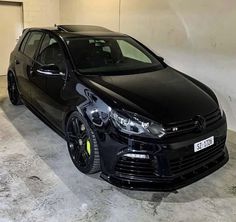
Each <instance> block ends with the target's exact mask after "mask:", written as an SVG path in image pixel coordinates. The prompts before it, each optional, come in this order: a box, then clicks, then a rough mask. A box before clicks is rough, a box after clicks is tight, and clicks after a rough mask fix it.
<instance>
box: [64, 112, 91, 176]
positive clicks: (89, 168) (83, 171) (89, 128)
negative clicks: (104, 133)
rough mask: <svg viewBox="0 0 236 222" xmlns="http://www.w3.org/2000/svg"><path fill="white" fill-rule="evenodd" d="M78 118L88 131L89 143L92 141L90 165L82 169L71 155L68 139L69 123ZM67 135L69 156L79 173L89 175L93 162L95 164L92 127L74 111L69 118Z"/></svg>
mask: <svg viewBox="0 0 236 222" xmlns="http://www.w3.org/2000/svg"><path fill="white" fill-rule="evenodd" d="M74 117H76V118H78V119H79V121H81V122H82V123H83V124H84V125H85V129H86V132H87V135H88V136H89V141H90V144H91V154H90V158H89V164H88V165H87V166H86V167H81V166H79V164H78V162H77V161H76V159H73V158H72V155H71V151H70V148H69V137H68V134H67V132H68V127H69V123H70V121H71V120H72V119H73V118H74ZM65 134H66V142H67V147H68V150H69V154H70V157H71V159H72V161H73V163H74V165H75V166H76V167H77V169H78V170H79V171H81V172H82V173H85V174H88V173H90V171H91V169H92V167H93V162H94V156H95V154H94V146H95V144H94V133H93V131H92V129H91V127H90V126H89V124H88V122H87V121H86V119H85V118H84V117H83V116H82V115H81V114H80V113H79V112H78V111H74V112H73V113H72V114H71V115H70V116H69V118H68V120H67V122H66V131H65Z"/></svg>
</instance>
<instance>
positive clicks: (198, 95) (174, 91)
mask: <svg viewBox="0 0 236 222" xmlns="http://www.w3.org/2000/svg"><path fill="white" fill-rule="evenodd" d="M66 28H67V29H68V28H70V30H66ZM90 29H92V27H87V28H86V27H79V28H78V27H77V28H76V27H74V29H73V27H69V26H68V27H63V26H61V27H59V28H58V29H56V28H55V29H27V30H25V31H24V34H23V35H22V37H21V39H20V41H19V42H18V44H17V46H16V47H15V49H14V51H13V52H12V54H11V59H10V66H9V72H12V73H13V74H14V75H15V77H16V80H17V85H18V88H19V91H20V95H21V97H22V98H23V101H24V102H25V104H26V105H27V107H29V108H30V110H31V111H33V112H34V113H35V114H36V115H37V116H39V117H40V118H41V119H42V120H43V121H44V122H46V123H47V124H48V125H49V126H51V127H52V128H53V129H54V130H55V131H56V132H58V133H59V134H60V135H61V136H64V133H65V123H66V121H67V118H68V116H69V115H70V113H72V112H73V111H79V112H80V113H81V115H82V116H83V117H84V118H85V119H86V121H87V122H88V124H89V126H90V127H91V129H92V130H93V131H94V133H95V135H96V138H97V140H98V144H99V149H100V157H101V169H102V177H103V178H104V179H105V180H107V181H108V182H110V183H113V184H115V185H117V186H120V187H125V188H132V189H143V190H173V189H177V188H179V187H182V186H184V185H187V184H189V183H191V182H194V181H196V180H198V179H200V178H201V177H203V176H206V175H208V174H209V173H211V172H213V171H214V170H216V169H217V168H219V167H221V166H222V165H223V164H225V163H226V162H227V160H228V153H227V149H226V147H225V140H226V131H227V124H226V117H225V115H223V116H221V114H219V105H218V101H217V98H216V96H215V95H214V93H213V92H212V91H211V90H210V89H209V88H208V87H207V86H205V85H204V84H202V83H200V82H199V81H197V80H195V79H193V78H191V77H189V76H187V75H185V74H183V73H180V72H178V71H176V70H174V69H173V68H171V67H169V66H168V65H167V64H165V63H164V62H163V61H161V62H162V64H163V69H161V70H158V71H153V72H147V73H138V74H130V73H125V74H122V75H112V73H111V74H110V75H106V76H99V75H82V74H81V73H79V72H78V71H76V70H75V67H74V64H73V60H72V59H71V55H70V53H69V51H68V48H67V46H66V44H65V40H64V39H65V37H68V36H112V35H113V36H117V35H121V36H125V35H122V34H119V33H113V32H111V31H109V30H106V29H102V30H101V29H94V30H93V31H91V30H90ZM33 30H37V31H41V32H43V33H44V34H46V33H50V35H52V36H54V37H55V38H56V39H57V41H58V42H59V43H60V46H61V47H62V49H63V52H64V55H65V58H66V66H67V69H66V73H65V74H66V75H65V76H64V77H60V76H55V77H49V76H43V75H40V74H39V73H38V72H37V70H38V69H39V68H40V66H41V64H39V63H38V62H37V61H36V60H35V58H29V57H27V56H26V55H24V54H23V53H22V52H21V51H20V50H19V48H20V45H21V43H22V40H23V39H24V37H25V36H26V35H27V33H28V32H30V31H33ZM81 30H82V31H81ZM88 30H89V31H88ZM68 31H70V32H68ZM151 53H152V52H151ZM155 56H156V55H155ZM156 58H158V59H160V57H159V56H156ZM112 109H116V110H128V111H130V112H134V113H137V114H139V115H142V116H144V117H147V118H149V119H151V120H154V121H156V122H158V123H161V124H162V125H163V126H166V127H169V126H170V125H171V126H175V125H178V124H182V123H183V122H184V123H185V122H191V121H192V120H193V119H194V118H195V117H196V116H202V117H203V118H205V119H206V120H207V119H209V121H211V122H210V123H209V125H207V127H206V128H205V129H204V130H201V131H196V130H189V131H185V133H180V134H174V135H172V136H170V137H168V136H166V137H163V138H162V139H153V138H143V137H140V136H133V135H127V134H124V133H121V132H120V131H118V130H117V128H116V127H115V126H114V125H113V124H112V121H111V119H110V112H111V110H112ZM209 115H214V117H208V116H209ZM212 120H214V121H212ZM211 136H214V137H215V140H216V144H215V147H212V148H210V149H206V150H203V151H200V152H199V153H194V151H193V144H194V143H196V142H199V141H201V140H204V139H206V138H208V137H211ZM212 149H215V150H212ZM211 150H212V151H211ZM126 153H139V154H140V153H142V154H149V155H150V157H151V159H150V160H149V161H146V162H145V161H143V162H142V161H138V160H129V159H127V158H124V154H126ZM185 159H186V160H185ZM190 160H191V161H193V162H194V161H195V164H193V165H191V164H190V165H188V164H189V162H191V161H190ZM184 161H186V162H184ZM176 166H177V168H176ZM138 169H140V170H138Z"/></svg>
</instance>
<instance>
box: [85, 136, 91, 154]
mask: <svg viewBox="0 0 236 222" xmlns="http://www.w3.org/2000/svg"><path fill="white" fill-rule="evenodd" d="M86 149H87V152H88V155H89V156H90V155H91V143H90V141H89V140H88V139H87V142H86Z"/></svg>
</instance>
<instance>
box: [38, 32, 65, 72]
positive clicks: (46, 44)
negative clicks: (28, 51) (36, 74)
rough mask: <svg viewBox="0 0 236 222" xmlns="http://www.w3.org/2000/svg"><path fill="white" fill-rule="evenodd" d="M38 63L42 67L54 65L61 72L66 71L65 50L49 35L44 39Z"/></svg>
mask: <svg viewBox="0 0 236 222" xmlns="http://www.w3.org/2000/svg"><path fill="white" fill-rule="evenodd" d="M37 61H38V62H39V63H40V64H42V65H50V64H54V65H56V66H58V67H59V69H60V71H65V70H66V63H65V57H64V53H63V50H62V48H61V46H60V45H59V43H58V41H57V40H56V39H55V38H54V37H51V36H50V35H48V34H47V35H45V37H44V40H43V42H42V45H41V48H40V52H39V55H38V58H37Z"/></svg>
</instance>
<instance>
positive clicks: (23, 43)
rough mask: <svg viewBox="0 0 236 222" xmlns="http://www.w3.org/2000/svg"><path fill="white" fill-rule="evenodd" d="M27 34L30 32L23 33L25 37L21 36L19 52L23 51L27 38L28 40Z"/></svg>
mask: <svg viewBox="0 0 236 222" xmlns="http://www.w3.org/2000/svg"><path fill="white" fill-rule="evenodd" d="M29 35H30V33H27V34H26V35H25V37H24V38H23V41H22V43H21V45H20V49H19V50H20V51H21V52H24V49H25V45H26V42H27V40H28V38H29Z"/></svg>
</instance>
